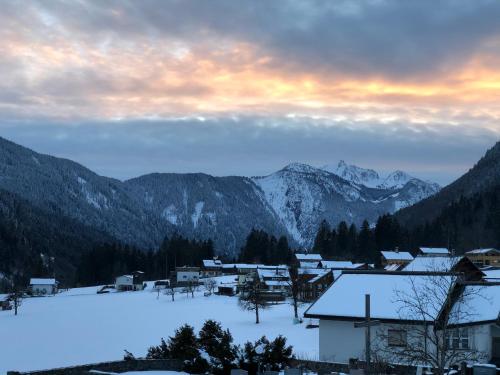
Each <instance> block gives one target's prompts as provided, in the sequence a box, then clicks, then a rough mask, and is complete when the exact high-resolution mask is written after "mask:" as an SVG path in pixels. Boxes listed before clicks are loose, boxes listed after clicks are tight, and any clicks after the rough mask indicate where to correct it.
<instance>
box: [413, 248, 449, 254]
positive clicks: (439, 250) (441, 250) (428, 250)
mask: <svg viewBox="0 0 500 375" xmlns="http://www.w3.org/2000/svg"><path fill="white" fill-rule="evenodd" d="M417 252H418V254H419V255H424V256H449V255H451V254H450V250H448V249H447V248H445V247H419V248H418V251H417Z"/></svg>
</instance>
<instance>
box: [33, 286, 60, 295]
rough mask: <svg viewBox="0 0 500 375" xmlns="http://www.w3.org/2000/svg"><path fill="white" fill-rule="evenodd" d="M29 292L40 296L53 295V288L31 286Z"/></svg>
mask: <svg viewBox="0 0 500 375" xmlns="http://www.w3.org/2000/svg"><path fill="white" fill-rule="evenodd" d="M31 290H32V292H33V294H40V295H46V294H54V293H55V288H54V286H53V285H32V286H31Z"/></svg>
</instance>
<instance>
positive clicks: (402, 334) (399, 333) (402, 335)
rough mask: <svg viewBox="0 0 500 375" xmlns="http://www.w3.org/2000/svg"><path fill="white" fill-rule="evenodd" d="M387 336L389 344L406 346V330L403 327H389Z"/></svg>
mask: <svg viewBox="0 0 500 375" xmlns="http://www.w3.org/2000/svg"><path fill="white" fill-rule="evenodd" d="M387 338H388V344H389V346H406V331H405V330H403V329H389V330H388V331H387Z"/></svg>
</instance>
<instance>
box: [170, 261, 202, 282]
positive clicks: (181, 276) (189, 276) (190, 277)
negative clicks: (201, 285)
mask: <svg viewBox="0 0 500 375" xmlns="http://www.w3.org/2000/svg"><path fill="white" fill-rule="evenodd" d="M175 271H176V280H177V284H180V285H182V284H188V283H192V284H198V282H199V281H200V268H199V267H187V266H184V267H177V268H176V269H175Z"/></svg>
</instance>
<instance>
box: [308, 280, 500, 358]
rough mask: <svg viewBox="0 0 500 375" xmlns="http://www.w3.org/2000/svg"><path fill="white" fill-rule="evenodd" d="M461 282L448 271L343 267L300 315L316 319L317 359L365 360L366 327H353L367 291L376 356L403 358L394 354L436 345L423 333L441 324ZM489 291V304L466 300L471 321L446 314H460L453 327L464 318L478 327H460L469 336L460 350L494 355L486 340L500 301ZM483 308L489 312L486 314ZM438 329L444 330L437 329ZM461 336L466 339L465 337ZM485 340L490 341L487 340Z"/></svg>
mask: <svg viewBox="0 0 500 375" xmlns="http://www.w3.org/2000/svg"><path fill="white" fill-rule="evenodd" d="M443 286H444V287H443ZM462 287H463V284H462V279H461V278H460V275H459V274H455V273H449V272H432V273H431V272H421V273H416V272H414V273H411V272H392V273H388V272H367V271H343V273H342V275H341V276H340V277H339V278H338V279H337V280H336V281H334V283H333V284H332V285H331V286H330V287H329V288H328V289H327V290H326V291H325V292H324V293H323V294H322V295H321V296H320V297H319V298H318V300H316V301H315V302H314V303H313V304H312V305H311V306H310V307H309V308H308V309H307V311H306V312H305V314H304V316H305V317H306V318H312V319H319V359H320V361H326V362H339V363H348V362H349V360H350V359H351V358H358V359H361V360H364V359H365V328H358V326H359V323H362V322H364V321H365V316H366V315H365V314H366V305H365V295H367V294H368V295H370V302H371V304H370V319H371V321H372V322H376V323H377V326H375V327H372V328H371V329H372V341H371V345H372V349H373V350H375V351H376V352H377V355H378V356H379V359H384V360H386V361H390V362H393V363H405V357H403V356H401V357H399V358H398V355H399V353H402V350H405V349H406V348H408V347H423V346H424V345H426V346H427V350H429V352H431V351H435V350H436V348H435V347H433V346H432V342H430V341H429V342H428V340H427V338H428V337H430V335H431V334H432V332H433V331H434V330H439V329H440V325H439V324H440V323H439V322H440V321H441V320H442V317H443V311H444V310H445V307H446V306H448V305H449V301H452V303H453V304H452V305H451V306H452V307H453V308H457V309H458V308H459V307H458V303H459V302H458V301H459V299H458V298H455V299H452V296H456V295H459V293H457V292H456V291H459V290H460V289H457V288H462ZM491 291H492V293H491V297H493V298H491V300H495V302H494V303H493V305H492V306H491V307H490V306H488V307H487V308H486V305H485V304H484V303H481V301H480V299H477V300H470V299H468V300H467V301H465V303H471V304H472V305H476V306H477V310H478V311H480V314H479V315H478V316H477V318H476V319H475V320H469V321H461V320H460V319H463V318H464V317H466V316H470V315H469V314H465V315H461V314H455V315H453V314H450V315H449V316H454V317H457V318H460V319H457V321H456V322H452V323H453V324H455V325H457V327H458V325H459V324H467V323H468V324H476V323H477V325H478V326H481V328H480V329H478V330H477V332H476V331H475V330H470V331H468V332H467V331H462V333H464V334H465V333H466V332H467V333H468V334H470V335H469V336H467V337H468V340H470V341H469V344H468V345H469V346H467V347H466V346H465V345H464V348H463V350H466V351H467V350H468V351H469V352H476V351H477V352H478V353H480V354H481V358H483V357H482V356H483V355H484V358H486V357H488V356H491V355H493V353H495V352H494V350H495V348H496V346H495V347H493V344H491V342H494V340H496V339H495V337H496V335H497V330H496V328H495V327H497V326H496V324H497V323H495V322H497V320H495V319H497V318H498V313H499V311H498V303H500V302H496V301H497V300H496V298H497V295H496V291H493V289H491ZM429 296H430V297H429ZM427 298H431V299H432V302H431V303H423V304H422V305H418V307H422V309H423V310H425V311H421V310H418V309H415V308H414V306H416V305H415V304H414V303H413V302H414V301H418V300H422V301H426V299H427ZM498 301H500V299H498ZM462 302H463V301H462ZM456 306H457V307H456ZM465 306H468V305H465ZM463 308H464V305H462V304H460V309H463ZM460 311H462V310H460ZM484 311H488V313H487V314H485V313H484ZM495 314H496V315H495ZM486 326H487V328H485V327H486ZM441 327H442V326H441ZM488 327H489V328H488ZM497 328H498V327H497ZM441 332H444V331H443V330H442V328H441ZM448 332H450V333H451V335H454V334H455V332H458V334H460V330H458V331H454V326H452V327H451V328H450V330H449V331H448ZM488 335H489V336H488ZM443 336H444V333H443ZM450 337H451V336H447V339H449V340H452V339H451V338H450ZM463 340H464V342H465V340H466V339H465V337H464V338H463ZM485 340H486V341H488V340H489V342H490V344H488V343H486V341H485ZM492 340H493V341H492ZM453 343H454V345H455V344H456V343H455V342H453ZM453 349H456V348H453ZM478 358H479V357H478Z"/></svg>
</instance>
